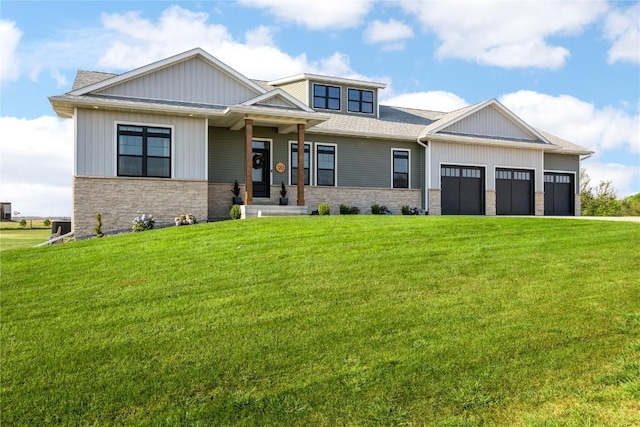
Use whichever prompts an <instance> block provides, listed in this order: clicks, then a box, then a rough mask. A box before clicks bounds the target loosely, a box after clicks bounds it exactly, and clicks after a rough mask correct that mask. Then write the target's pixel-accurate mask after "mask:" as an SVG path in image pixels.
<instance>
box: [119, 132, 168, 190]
mask: <svg viewBox="0 0 640 427" xmlns="http://www.w3.org/2000/svg"><path fill="white" fill-rule="evenodd" d="M118 176H146V177H156V178H171V129H168V128H161V127H155V126H133V125H118Z"/></svg>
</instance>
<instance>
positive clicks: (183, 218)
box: [173, 213, 197, 225]
mask: <svg viewBox="0 0 640 427" xmlns="http://www.w3.org/2000/svg"><path fill="white" fill-rule="evenodd" d="M173 221H174V222H175V224H176V225H189V224H195V223H197V221H196V217H195V215H193V214H190V213H187V214H182V215H179V216H177V217H175V218H174V219H173Z"/></svg>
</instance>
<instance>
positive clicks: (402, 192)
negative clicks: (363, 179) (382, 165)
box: [209, 184, 422, 219]
mask: <svg viewBox="0 0 640 427" xmlns="http://www.w3.org/2000/svg"><path fill="white" fill-rule="evenodd" d="M232 187H233V184H209V219H227V218H229V209H230V208H231V198H232V197H233V194H232V193H231V188H232ZM286 187H287V197H288V198H289V205H290V206H295V205H296V204H297V196H298V190H297V187H296V186H295V185H287V186H286ZM240 188H241V191H242V193H241V195H242V194H244V185H240ZM279 198H280V186H279V185H272V186H271V198H270V199H254V204H272V205H277V204H278V199H279ZM304 198H305V204H306V206H308V207H309V211H313V210H316V209H318V205H319V204H320V203H329V205H330V206H331V213H332V214H334V215H336V214H339V213H340V205H341V204H345V205H349V206H357V207H358V208H360V213H363V214H368V213H371V205H373V204H378V205H380V206H383V205H384V206H386V207H388V208H389V209H391V210H392V211H393V213H397V214H400V211H401V208H402V206H404V205H408V206H411V207H421V206H422V195H421V191H420V190H414V189H410V190H406V189H393V190H392V189H390V188H388V189H387V188H362V187H316V186H313V187H309V186H307V187H305V188H304Z"/></svg>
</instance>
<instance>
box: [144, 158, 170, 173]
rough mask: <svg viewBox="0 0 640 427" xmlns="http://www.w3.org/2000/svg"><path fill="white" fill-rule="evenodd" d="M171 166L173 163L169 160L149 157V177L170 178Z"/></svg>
mask: <svg viewBox="0 0 640 427" xmlns="http://www.w3.org/2000/svg"><path fill="white" fill-rule="evenodd" d="M170 165H171V163H170V161H169V159H167V158H157V157H149V158H147V176H155V177H161V178H170V177H171V166H170Z"/></svg>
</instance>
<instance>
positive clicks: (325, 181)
mask: <svg viewBox="0 0 640 427" xmlns="http://www.w3.org/2000/svg"><path fill="white" fill-rule="evenodd" d="M333 178H334V177H333V170H318V185H334V181H333Z"/></svg>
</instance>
